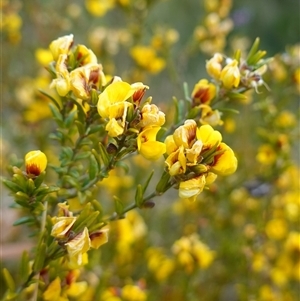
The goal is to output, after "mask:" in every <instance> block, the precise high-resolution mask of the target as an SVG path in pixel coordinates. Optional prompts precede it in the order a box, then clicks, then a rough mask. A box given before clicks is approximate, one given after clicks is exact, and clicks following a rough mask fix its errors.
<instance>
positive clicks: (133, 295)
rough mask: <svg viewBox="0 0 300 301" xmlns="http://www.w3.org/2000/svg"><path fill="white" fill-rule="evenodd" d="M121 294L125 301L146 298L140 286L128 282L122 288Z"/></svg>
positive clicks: (143, 300) (141, 300) (139, 300)
mask: <svg viewBox="0 0 300 301" xmlns="http://www.w3.org/2000/svg"><path fill="white" fill-rule="evenodd" d="M121 296H122V298H124V299H125V300H126V301H127V300H128V301H145V300H146V299H147V295H146V293H145V292H144V291H143V290H142V289H141V288H140V287H138V286H136V285H130V284H127V285H125V286H124V287H123V288H122V292H121Z"/></svg>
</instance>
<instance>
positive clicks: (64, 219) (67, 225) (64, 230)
mask: <svg viewBox="0 0 300 301" xmlns="http://www.w3.org/2000/svg"><path fill="white" fill-rule="evenodd" d="M75 221H76V217H72V216H59V217H56V216H55V217H53V218H52V222H53V224H54V225H53V227H52V230H51V235H52V236H54V237H56V238H64V237H66V236H67V234H68V232H69V231H70V230H71V229H72V226H73V225H74V223H75Z"/></svg>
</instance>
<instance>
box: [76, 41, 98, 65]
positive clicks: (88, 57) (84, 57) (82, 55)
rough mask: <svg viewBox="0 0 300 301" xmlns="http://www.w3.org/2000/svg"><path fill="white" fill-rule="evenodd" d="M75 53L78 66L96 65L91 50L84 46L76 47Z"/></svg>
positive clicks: (94, 56)
mask: <svg viewBox="0 0 300 301" xmlns="http://www.w3.org/2000/svg"><path fill="white" fill-rule="evenodd" d="M75 53H76V54H77V56H76V59H77V61H79V62H80V64H79V66H84V65H88V64H97V61H98V60H97V57H96V55H95V53H94V52H93V51H92V50H91V49H88V48H87V47H86V46H85V45H80V44H79V45H77V48H76V51H75Z"/></svg>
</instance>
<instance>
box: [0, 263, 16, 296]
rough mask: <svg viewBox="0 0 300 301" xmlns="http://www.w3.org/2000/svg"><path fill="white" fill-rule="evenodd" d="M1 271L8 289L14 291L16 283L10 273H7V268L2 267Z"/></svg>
mask: <svg viewBox="0 0 300 301" xmlns="http://www.w3.org/2000/svg"><path fill="white" fill-rule="evenodd" d="M2 273H3V277H4V280H5V282H6V285H7V287H8V289H9V290H10V291H11V292H14V291H15V290H16V284H15V281H14V279H13V277H12V275H11V274H10V273H9V271H8V269H6V268H3V270H2Z"/></svg>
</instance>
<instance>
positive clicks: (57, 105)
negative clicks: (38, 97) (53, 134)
mask: <svg viewBox="0 0 300 301" xmlns="http://www.w3.org/2000/svg"><path fill="white" fill-rule="evenodd" d="M39 92H40V93H42V94H43V95H45V96H46V97H48V98H49V99H50V100H51V101H52V102H53V103H54V104H55V106H56V107H57V109H58V110H60V105H59V104H58V102H57V101H56V99H55V98H53V97H52V96H51V95H50V94H48V93H47V92H45V91H43V90H41V89H39Z"/></svg>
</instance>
